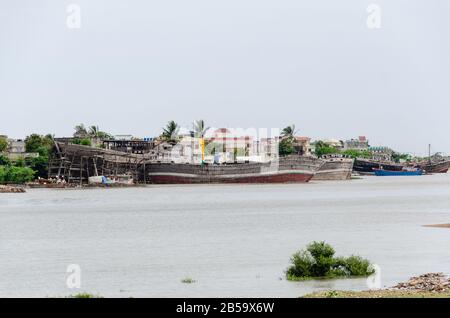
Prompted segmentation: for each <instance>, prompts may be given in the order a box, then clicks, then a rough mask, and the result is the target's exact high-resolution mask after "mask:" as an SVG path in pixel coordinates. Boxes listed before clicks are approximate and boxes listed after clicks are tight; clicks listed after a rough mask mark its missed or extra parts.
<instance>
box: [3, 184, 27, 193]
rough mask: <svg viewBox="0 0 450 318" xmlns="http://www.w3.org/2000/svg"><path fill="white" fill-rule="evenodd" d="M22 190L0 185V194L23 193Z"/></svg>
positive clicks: (23, 190)
mask: <svg viewBox="0 0 450 318" xmlns="http://www.w3.org/2000/svg"><path fill="white" fill-rule="evenodd" d="M23 192H25V189H24V188H20V187H12V186H5V185H0V193H23Z"/></svg>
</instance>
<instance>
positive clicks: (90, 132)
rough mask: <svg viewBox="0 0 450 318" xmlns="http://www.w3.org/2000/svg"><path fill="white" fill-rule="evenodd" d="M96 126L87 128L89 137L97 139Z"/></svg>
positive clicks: (97, 131)
mask: <svg viewBox="0 0 450 318" xmlns="http://www.w3.org/2000/svg"><path fill="white" fill-rule="evenodd" d="M98 133H99V130H98V126H89V135H90V136H92V137H98Z"/></svg>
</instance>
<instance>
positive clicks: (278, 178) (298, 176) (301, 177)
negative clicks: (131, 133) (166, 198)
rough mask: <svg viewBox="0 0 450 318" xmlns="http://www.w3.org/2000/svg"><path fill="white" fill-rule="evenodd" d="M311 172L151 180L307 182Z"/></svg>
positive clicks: (154, 178)
mask: <svg viewBox="0 0 450 318" xmlns="http://www.w3.org/2000/svg"><path fill="white" fill-rule="evenodd" d="M312 177H313V174H305V173H295V174H292V173H283V174H277V175H268V176H247V177H232V178H221V177H216V178H198V177H189V176H182V175H178V176H174V175H153V176H152V177H151V182H152V183H155V184H191V183H303V182H308V181H309V180H311V178H312Z"/></svg>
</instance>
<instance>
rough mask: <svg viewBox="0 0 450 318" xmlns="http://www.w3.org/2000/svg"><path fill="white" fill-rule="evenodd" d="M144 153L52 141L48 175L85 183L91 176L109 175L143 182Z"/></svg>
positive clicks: (76, 182) (111, 177)
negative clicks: (53, 143) (52, 147)
mask: <svg viewBox="0 0 450 318" xmlns="http://www.w3.org/2000/svg"><path fill="white" fill-rule="evenodd" d="M146 160H147V159H146V158H145V156H144V155H143V154H135V153H127V152H121V151H115V150H108V149H102V148H95V147H89V146H82V145H75V144H71V143H68V142H55V146H54V151H53V154H52V156H51V158H50V160H49V168H48V172H49V179H58V178H64V180H65V181H66V182H68V183H71V184H80V185H83V184H87V183H89V178H90V177H97V176H108V178H110V179H111V180H114V179H119V178H121V177H123V176H128V177H129V178H131V179H133V180H134V181H135V182H145V165H146V164H145V161H146Z"/></svg>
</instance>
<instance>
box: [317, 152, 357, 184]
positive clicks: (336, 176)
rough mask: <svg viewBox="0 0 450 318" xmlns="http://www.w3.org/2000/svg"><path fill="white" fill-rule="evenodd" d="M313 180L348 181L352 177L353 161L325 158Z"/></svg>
mask: <svg viewBox="0 0 450 318" xmlns="http://www.w3.org/2000/svg"><path fill="white" fill-rule="evenodd" d="M324 160H325V163H324V164H323V165H322V167H320V169H319V170H318V171H317V172H316V174H315V175H314V177H313V178H312V179H313V180H348V179H350V178H351V176H352V170H353V159H351V158H339V157H338V158H327V159H324Z"/></svg>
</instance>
